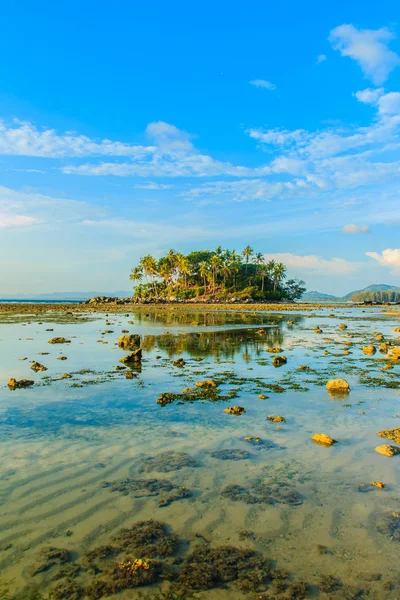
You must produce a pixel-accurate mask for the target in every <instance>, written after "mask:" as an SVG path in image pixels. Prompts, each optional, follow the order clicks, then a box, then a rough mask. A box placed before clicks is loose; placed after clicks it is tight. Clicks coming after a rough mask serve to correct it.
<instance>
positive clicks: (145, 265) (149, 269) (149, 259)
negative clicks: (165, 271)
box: [140, 254, 157, 291]
mask: <svg viewBox="0 0 400 600" xmlns="http://www.w3.org/2000/svg"><path fill="white" fill-rule="evenodd" d="M140 266H141V268H142V269H143V272H144V274H145V276H146V277H148V278H149V279H150V283H153V278H154V277H155V275H157V262H156V259H155V258H154V256H152V255H151V254H146V256H143V258H141V259H140ZM153 291H154V289H153Z"/></svg>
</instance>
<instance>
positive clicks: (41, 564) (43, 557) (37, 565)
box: [29, 546, 71, 576]
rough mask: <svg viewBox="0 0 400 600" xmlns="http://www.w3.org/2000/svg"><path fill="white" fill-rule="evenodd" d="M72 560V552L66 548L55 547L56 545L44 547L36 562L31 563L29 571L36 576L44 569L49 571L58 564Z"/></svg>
mask: <svg viewBox="0 0 400 600" xmlns="http://www.w3.org/2000/svg"><path fill="white" fill-rule="evenodd" d="M70 560H71V555H70V552H69V551H68V550H65V549H64V548H55V547H54V546H49V547H47V548H42V549H41V550H40V552H39V553H38V555H37V557H36V560H35V562H34V563H33V564H32V565H30V567H29V572H30V574H31V575H32V576H35V575H37V574H38V573H42V572H43V571H48V570H49V569H51V568H52V567H54V566H56V565H63V564H65V563H68V562H70Z"/></svg>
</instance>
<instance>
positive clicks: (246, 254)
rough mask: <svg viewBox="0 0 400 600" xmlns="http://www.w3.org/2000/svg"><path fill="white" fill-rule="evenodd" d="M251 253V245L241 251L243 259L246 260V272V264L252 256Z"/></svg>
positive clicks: (252, 252) (252, 251)
mask: <svg viewBox="0 0 400 600" xmlns="http://www.w3.org/2000/svg"><path fill="white" fill-rule="evenodd" d="M253 254H254V250H253V248H251V246H246V248H245V249H244V250H243V252H242V255H243V256H244V259H245V261H246V273H247V265H248V264H249V259H250V256H252V255H253Z"/></svg>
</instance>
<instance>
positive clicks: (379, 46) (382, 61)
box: [329, 24, 400, 85]
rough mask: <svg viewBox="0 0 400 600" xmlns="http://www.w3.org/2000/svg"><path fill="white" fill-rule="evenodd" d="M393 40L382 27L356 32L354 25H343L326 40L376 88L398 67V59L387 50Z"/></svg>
mask: <svg viewBox="0 0 400 600" xmlns="http://www.w3.org/2000/svg"><path fill="white" fill-rule="evenodd" d="M394 37H395V36H394V35H393V33H392V32H391V31H389V29H387V28H386V27H383V28H381V29H357V28H356V27H354V25H350V24H345V25H340V26H339V27H336V28H335V29H333V30H332V31H331V33H330V36H329V41H330V42H331V43H332V45H333V47H334V49H335V50H339V51H340V53H341V55H342V56H348V57H350V58H352V59H353V60H355V61H356V62H357V63H358V64H359V65H360V67H361V69H362V71H363V73H364V75H365V76H366V77H368V78H369V79H371V80H372V81H373V83H374V84H375V85H379V84H381V83H383V82H384V81H386V79H387V78H388V77H389V74H390V73H391V71H392V70H393V69H394V68H395V67H397V66H398V65H399V64H400V57H399V56H398V55H397V54H396V53H395V52H393V51H392V50H389V48H388V44H389V42H390V41H391V40H392V39H393V38H394Z"/></svg>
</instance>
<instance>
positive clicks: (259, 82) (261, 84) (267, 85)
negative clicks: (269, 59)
mask: <svg viewBox="0 0 400 600" xmlns="http://www.w3.org/2000/svg"><path fill="white" fill-rule="evenodd" d="M249 83H250V85H254V86H255V87H258V88H264V89H265V90H270V91H273V90H276V85H275V84H274V83H271V82H270V81H267V80H266V79H253V80H252V81H250V82H249Z"/></svg>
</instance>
